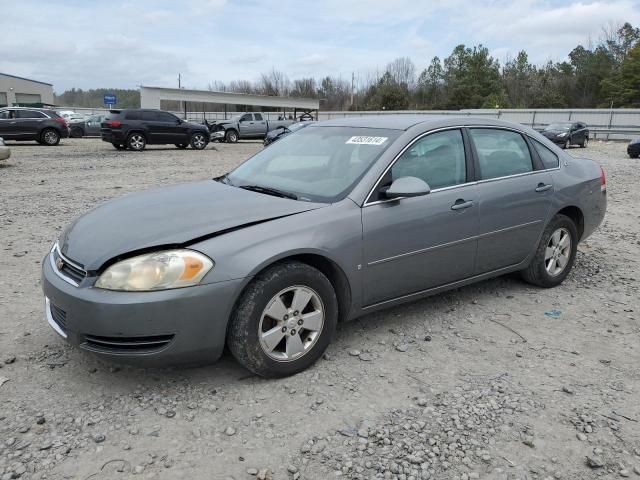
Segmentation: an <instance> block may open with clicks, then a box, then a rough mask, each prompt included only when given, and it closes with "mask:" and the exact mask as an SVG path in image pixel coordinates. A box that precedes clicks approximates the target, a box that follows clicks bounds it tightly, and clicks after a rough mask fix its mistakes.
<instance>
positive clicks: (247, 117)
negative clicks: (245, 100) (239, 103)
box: [240, 113, 253, 122]
mask: <svg viewBox="0 0 640 480" xmlns="http://www.w3.org/2000/svg"><path fill="white" fill-rule="evenodd" d="M240 121H241V122H251V121H253V115H251V114H250V113H247V114H245V115H243V116H242V118H241V119H240Z"/></svg>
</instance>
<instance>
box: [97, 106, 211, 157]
mask: <svg viewBox="0 0 640 480" xmlns="http://www.w3.org/2000/svg"><path fill="white" fill-rule="evenodd" d="M100 132H101V135H102V140H103V141H105V142H109V143H111V144H113V146H114V147H116V148H117V149H118V150H124V149H125V148H129V149H131V150H137V151H140V150H144V148H145V147H146V146H147V144H149V145H163V144H164V145H166V144H174V145H175V146H176V147H178V148H187V147H188V146H189V145H191V148H194V149H196V150H202V149H203V148H205V147H206V146H207V143H209V129H208V128H207V127H206V126H204V125H201V124H197V123H189V122H186V121H184V120H182V119H181V118H178V117H176V116H175V115H174V114H172V113H169V112H163V111H162V110H145V109H135V110H133V109H131V110H110V111H109V115H108V116H107V118H105V120H104V121H103V122H102V128H101V129H100Z"/></svg>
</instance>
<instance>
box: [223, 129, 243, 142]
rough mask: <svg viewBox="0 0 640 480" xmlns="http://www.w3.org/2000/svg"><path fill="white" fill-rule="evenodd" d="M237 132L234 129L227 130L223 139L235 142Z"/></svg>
mask: <svg viewBox="0 0 640 480" xmlns="http://www.w3.org/2000/svg"><path fill="white" fill-rule="evenodd" d="M238 138H239V137H238V132H236V131H235V130H227V133H226V134H225V136H224V139H225V141H226V142H227V143H236V142H237V141H238Z"/></svg>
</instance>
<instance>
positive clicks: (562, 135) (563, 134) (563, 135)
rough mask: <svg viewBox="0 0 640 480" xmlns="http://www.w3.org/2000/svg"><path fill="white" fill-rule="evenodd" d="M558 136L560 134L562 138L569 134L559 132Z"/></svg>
mask: <svg viewBox="0 0 640 480" xmlns="http://www.w3.org/2000/svg"><path fill="white" fill-rule="evenodd" d="M558 136H559V137H560V138H562V137H566V136H567V134H566V133H561V134H559V135H558Z"/></svg>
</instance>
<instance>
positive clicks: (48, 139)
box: [40, 128, 60, 147]
mask: <svg viewBox="0 0 640 480" xmlns="http://www.w3.org/2000/svg"><path fill="white" fill-rule="evenodd" d="M40 143H42V144H44V145H48V146H50V147H53V146H55V145H58V143H60V134H59V133H58V132H57V131H55V130H54V129H53V128H47V129H46V130H45V131H43V132H42V135H41V136H40Z"/></svg>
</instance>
